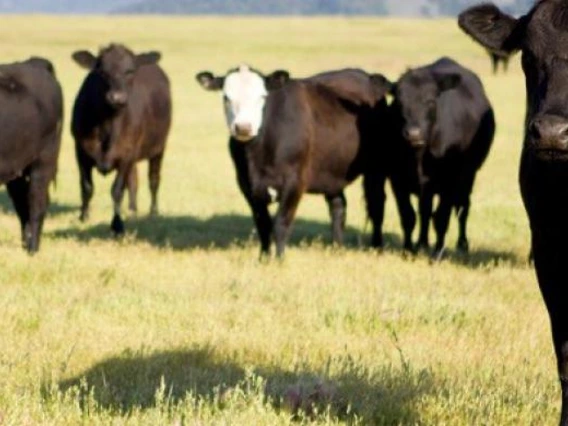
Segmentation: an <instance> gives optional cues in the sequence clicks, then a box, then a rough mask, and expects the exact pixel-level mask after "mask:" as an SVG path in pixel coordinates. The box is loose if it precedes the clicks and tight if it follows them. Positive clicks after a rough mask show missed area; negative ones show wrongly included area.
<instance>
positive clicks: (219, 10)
mask: <svg viewBox="0 0 568 426" xmlns="http://www.w3.org/2000/svg"><path fill="white" fill-rule="evenodd" d="M117 12H118V13H166V14H178V13H185V14H217V15H218V14H226V15H251V14H255V15H337V14H345V15H353V14H372V15H386V14H388V8H387V5H386V1H385V0H238V1H231V0H208V1H202V0H141V1H139V2H138V3H135V4H132V5H127V6H124V7H122V8H119V9H117Z"/></svg>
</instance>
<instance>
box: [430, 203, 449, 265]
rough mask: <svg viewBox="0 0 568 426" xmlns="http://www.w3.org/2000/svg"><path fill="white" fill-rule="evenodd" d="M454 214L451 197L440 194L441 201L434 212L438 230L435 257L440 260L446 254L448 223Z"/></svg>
mask: <svg viewBox="0 0 568 426" xmlns="http://www.w3.org/2000/svg"><path fill="white" fill-rule="evenodd" d="M451 214H452V202H451V199H450V198H449V197H448V196H447V195H445V194H440V203H439V205H438V208H437V209H436V213H435V214H434V228H435V230H436V247H435V248H434V253H433V257H434V258H435V259H436V260H440V259H441V258H442V255H443V254H444V246H445V240H446V232H447V231H448V224H449V223H450V216H451Z"/></svg>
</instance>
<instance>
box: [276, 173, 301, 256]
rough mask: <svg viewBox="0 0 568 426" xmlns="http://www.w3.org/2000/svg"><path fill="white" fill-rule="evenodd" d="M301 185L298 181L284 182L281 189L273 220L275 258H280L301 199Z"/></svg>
mask: <svg viewBox="0 0 568 426" xmlns="http://www.w3.org/2000/svg"><path fill="white" fill-rule="evenodd" d="M302 192H303V191H302V185H301V184H300V182H299V179H294V180H290V181H288V182H286V184H285V185H284V187H283V188H282V193H281V196H280V204H279V205H278V211H277V213H276V217H275V218H274V239H275V240H276V256H277V257H282V256H283V255H284V249H285V246H286V242H287V241H288V237H289V236H290V230H291V226H292V222H293V221H294V217H295V215H296V210H297V209H298V204H299V203H300V198H301V197H302Z"/></svg>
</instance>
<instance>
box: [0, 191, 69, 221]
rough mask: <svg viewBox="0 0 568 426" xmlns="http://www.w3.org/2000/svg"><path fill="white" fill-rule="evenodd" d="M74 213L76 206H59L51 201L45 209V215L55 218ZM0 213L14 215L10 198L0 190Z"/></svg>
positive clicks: (5, 192)
mask: <svg viewBox="0 0 568 426" xmlns="http://www.w3.org/2000/svg"><path fill="white" fill-rule="evenodd" d="M74 211H78V207H77V206H72V205H69V204H60V203H58V202H56V201H53V200H51V201H50V202H49V206H48V208H47V214H48V215H49V216H57V215H61V214H67V213H71V212H74ZM0 212H3V213H14V214H15V213H16V211H15V210H14V205H13V204H12V200H11V199H10V196H9V195H8V192H7V191H6V190H0Z"/></svg>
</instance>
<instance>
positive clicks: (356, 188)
mask: <svg viewBox="0 0 568 426" xmlns="http://www.w3.org/2000/svg"><path fill="white" fill-rule="evenodd" d="M0 22H1V23H2V31H1V32H0V46H2V60H3V61H6V62H8V61H11V60H18V59H22V58H25V57H27V56H29V55H32V54H33V55H37V54H42V55H45V56H47V57H49V58H51V59H52V60H53V62H54V63H55V66H56V69H57V74H58V76H59V79H60V80H61V82H62V84H63V86H64V92H65V96H66V106H67V108H66V111H67V114H66V115H67V117H66V121H67V123H66V128H67V129H68V127H69V111H70V107H71V104H72V101H73V98H74V94H75V93H76V91H77V89H78V87H79V84H80V83H81V81H82V78H83V77H84V71H83V70H81V69H80V68H79V67H78V66H76V65H75V64H74V63H73V62H72V61H71V59H70V54H71V52H72V51H74V50H76V49H83V48H89V49H91V50H97V49H98V47H99V46H100V45H103V44H107V43H109V42H111V41H120V42H124V43H126V44H128V45H129V46H131V47H132V48H133V49H135V50H136V51H142V50H149V49H158V50H160V51H162V53H163V61H162V64H163V66H164V68H165V69H166V70H167V72H168V73H169V75H170V77H171V80H172V85H173V90H174V110H175V117H174V125H173V129H172V133H171V137H170V139H169V143H168V144H169V145H168V148H167V151H166V158H165V164H164V173H163V183H162V187H161V191H160V206H161V213H162V215H161V216H160V217H158V218H156V219H150V218H147V217H146V216H145V212H146V211H147V208H148V206H149V194H148V191H147V188H146V184H147V179H146V178H145V176H144V174H145V173H146V165H143V166H142V167H141V168H140V170H141V179H140V182H141V185H140V191H139V207H140V209H141V213H140V215H139V217H138V218H129V219H128V221H127V228H128V233H127V235H126V237H125V238H124V239H123V240H122V241H116V240H114V239H113V238H112V237H111V235H110V233H109V229H108V227H109V222H110V219H111V213H112V209H111V201H110V195H109V192H110V183H111V180H110V178H106V179H105V178H102V177H100V176H97V177H96V180H95V186H96V192H95V197H94V199H93V203H92V218H91V220H90V222H89V223H87V224H83V223H80V222H79V220H78V214H79V212H78V206H79V183H78V176H77V166H76V164H75V159H74V155H73V142H72V139H71V137H70V135H69V132H68V131H66V132H65V134H64V139H63V146H62V152H61V157H60V162H59V169H60V171H59V175H58V181H57V188H56V189H54V190H53V191H52V205H51V209H50V216H49V217H48V218H47V220H46V224H45V232H44V235H43V240H42V249H41V252H40V253H39V254H38V255H36V256H34V257H28V255H26V254H25V253H24V252H23V251H22V250H21V249H20V242H19V241H20V237H19V231H18V228H19V227H18V225H17V220H16V217H15V215H14V214H13V212H12V210H11V206H10V203H9V200H8V198H7V195H6V193H5V192H4V190H1V192H0V284H1V289H2V291H1V292H0V342H1V350H0V424H2V425H39V424H41V425H68V424H69V425H73V424H88V425H109V424H112V425H278V424H290V423H294V422H295V424H303V423H311V422H313V423H316V424H344V423H346V424H365V425H367V424H378V425H414V424H420V425H452V426H453V425H519V424H521V425H541V424H552V423H554V422H555V421H556V418H557V416H558V406H559V401H560V394H559V389H558V388H557V381H556V371H555V361H554V357H553V351H552V345H551V341H550V336H549V325H548V318H547V315H546V311H545V308H544V305H543V303H542V301H541V298H540V294H539V292H538V287H537V284H536V280H535V277H534V272H533V271H532V269H531V268H530V267H529V266H528V265H527V263H526V258H527V255H528V252H529V244H528V243H529V233H528V229H527V220H526V217H525V214H524V211H523V208H522V204H521V201H520V196H519V191H518V184H517V170H518V159H519V154H520V144H521V142H520V141H521V135H522V121H523V114H524V104H525V101H524V83H523V76H522V73H521V70H520V68H519V65H518V59H515V60H513V61H512V62H513V63H512V66H511V70H510V72H509V73H508V74H507V75H498V76H492V75H491V74H490V63H489V59H488V57H487V55H486V53H485V52H484V51H483V50H482V49H481V48H479V47H478V46H476V45H475V44H473V43H472V42H471V41H470V40H468V38H467V37H466V36H464V35H462V34H461V33H460V32H459V30H458V29H457V25H456V23H455V22H454V21H452V20H428V21H418V20H396V19H369V18H358V19H341V18H309V19H307V18H305V19H304V18H282V19H280V18H278V19H271V18H263V19H260V18H215V17H212V18H160V17H153V18H151V17H144V18H135V17H131V18H130V17H120V18H115V17H89V18H87V17H65V18H63V17H41V16H35V17H31V16H26V17H6V16H5V17H2V18H0ZM442 55H448V56H452V57H454V58H455V59H457V60H458V61H460V62H461V63H463V64H464V65H466V66H468V67H470V68H472V69H473V70H475V71H476V72H478V73H479V74H480V75H481V77H482V79H483V81H484V84H485V86H486V88H487V91H488V94H489V97H490V99H491V101H492V102H493V103H494V106H495V110H496V116H497V122H498V131H497V136H496V140H495V143H494V146H493V150H492V152H491V153H490V156H489V158H488V160H487V162H486V164H485V166H484V167H483V169H482V170H481V172H480V173H479V175H478V179H477V182H476V187H475V191H474V194H473V201H472V203H473V207H472V212H471V220H470V243H471V252H472V253H471V255H470V256H469V257H466V258H464V257H460V256H458V255H456V254H455V253H453V251H452V250H450V253H449V255H448V258H447V259H446V260H445V261H443V262H442V263H440V264H434V265H432V264H430V262H429V261H428V259H427V258H426V257H422V256H419V257H416V258H407V257H405V256H404V255H403V254H402V252H401V250H400V226H399V222H398V216H397V214H396V211H395V207H394V203H393V197H392V196H389V200H388V205H387V217H386V219H385V231H386V233H387V241H388V247H387V248H386V249H385V250H384V251H383V252H382V253H376V252H374V251H372V250H369V249H368V248H367V245H368V240H369V235H368V231H369V229H368V226H367V227H366V218H365V214H364V205H363V202H362V193H361V189H360V184H359V182H357V183H356V184H354V185H352V186H351V187H350V188H349V190H348V192H347V197H348V203H349V207H348V232H347V238H346V240H347V245H346V248H344V249H334V248H331V247H330V244H329V242H330V239H331V238H330V231H329V219H328V217H327V207H326V206H325V203H324V201H323V197H318V196H306V197H305V198H304V199H303V200H302V202H301V205H300V209H299V212H298V220H297V221H296V226H295V228H294V231H293V236H292V241H291V243H290V245H289V249H288V251H287V256H286V259H285V261H284V262H276V261H273V262H268V263H260V262H259V261H258V260H257V259H258V244H257V242H256V240H255V238H254V237H253V236H251V230H252V221H251V219H250V213H249V211H248V208H247V206H246V204H245V202H244V200H243V198H242V196H241V195H240V193H239V191H238V188H237V185H236V181H235V176H234V170H233V167H232V164H231V161H230V158H229V154H228V150H227V131H226V128H225V124H224V117H223V115H222V110H221V100H220V99H219V96H216V95H214V94H211V93H206V92H204V91H202V89H200V88H199V86H198V85H197V83H196V82H195V80H194V75H195V73H196V72H198V71H201V70H204V69H210V70H212V71H214V72H218V73H223V72H225V71H226V70H227V69H229V68H231V67H233V66H235V65H236V64H238V63H240V62H243V61H245V62H248V63H250V64H251V65H253V66H255V67H258V68H260V69H262V70H264V71H265V72H270V71H272V70H274V69H278V68H286V69H289V70H290V71H291V73H292V75H294V76H308V75H310V74H313V73H316V72H319V71H322V70H329V69H335V68H341V67H346V66H358V67H362V68H364V69H366V70H368V71H373V72H382V73H384V74H385V75H387V76H388V77H389V78H391V79H393V80H395V79H396V78H397V76H398V75H399V74H400V73H401V72H403V71H404V70H405V69H406V68H407V67H408V66H412V65H422V64H424V63H426V62H429V61H432V60H434V59H436V58H438V57H439V56H442ZM455 240H456V223H455V220H452V223H451V228H450V234H449V239H448V243H449V244H450V246H451V247H453V244H454V242H455Z"/></svg>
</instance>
